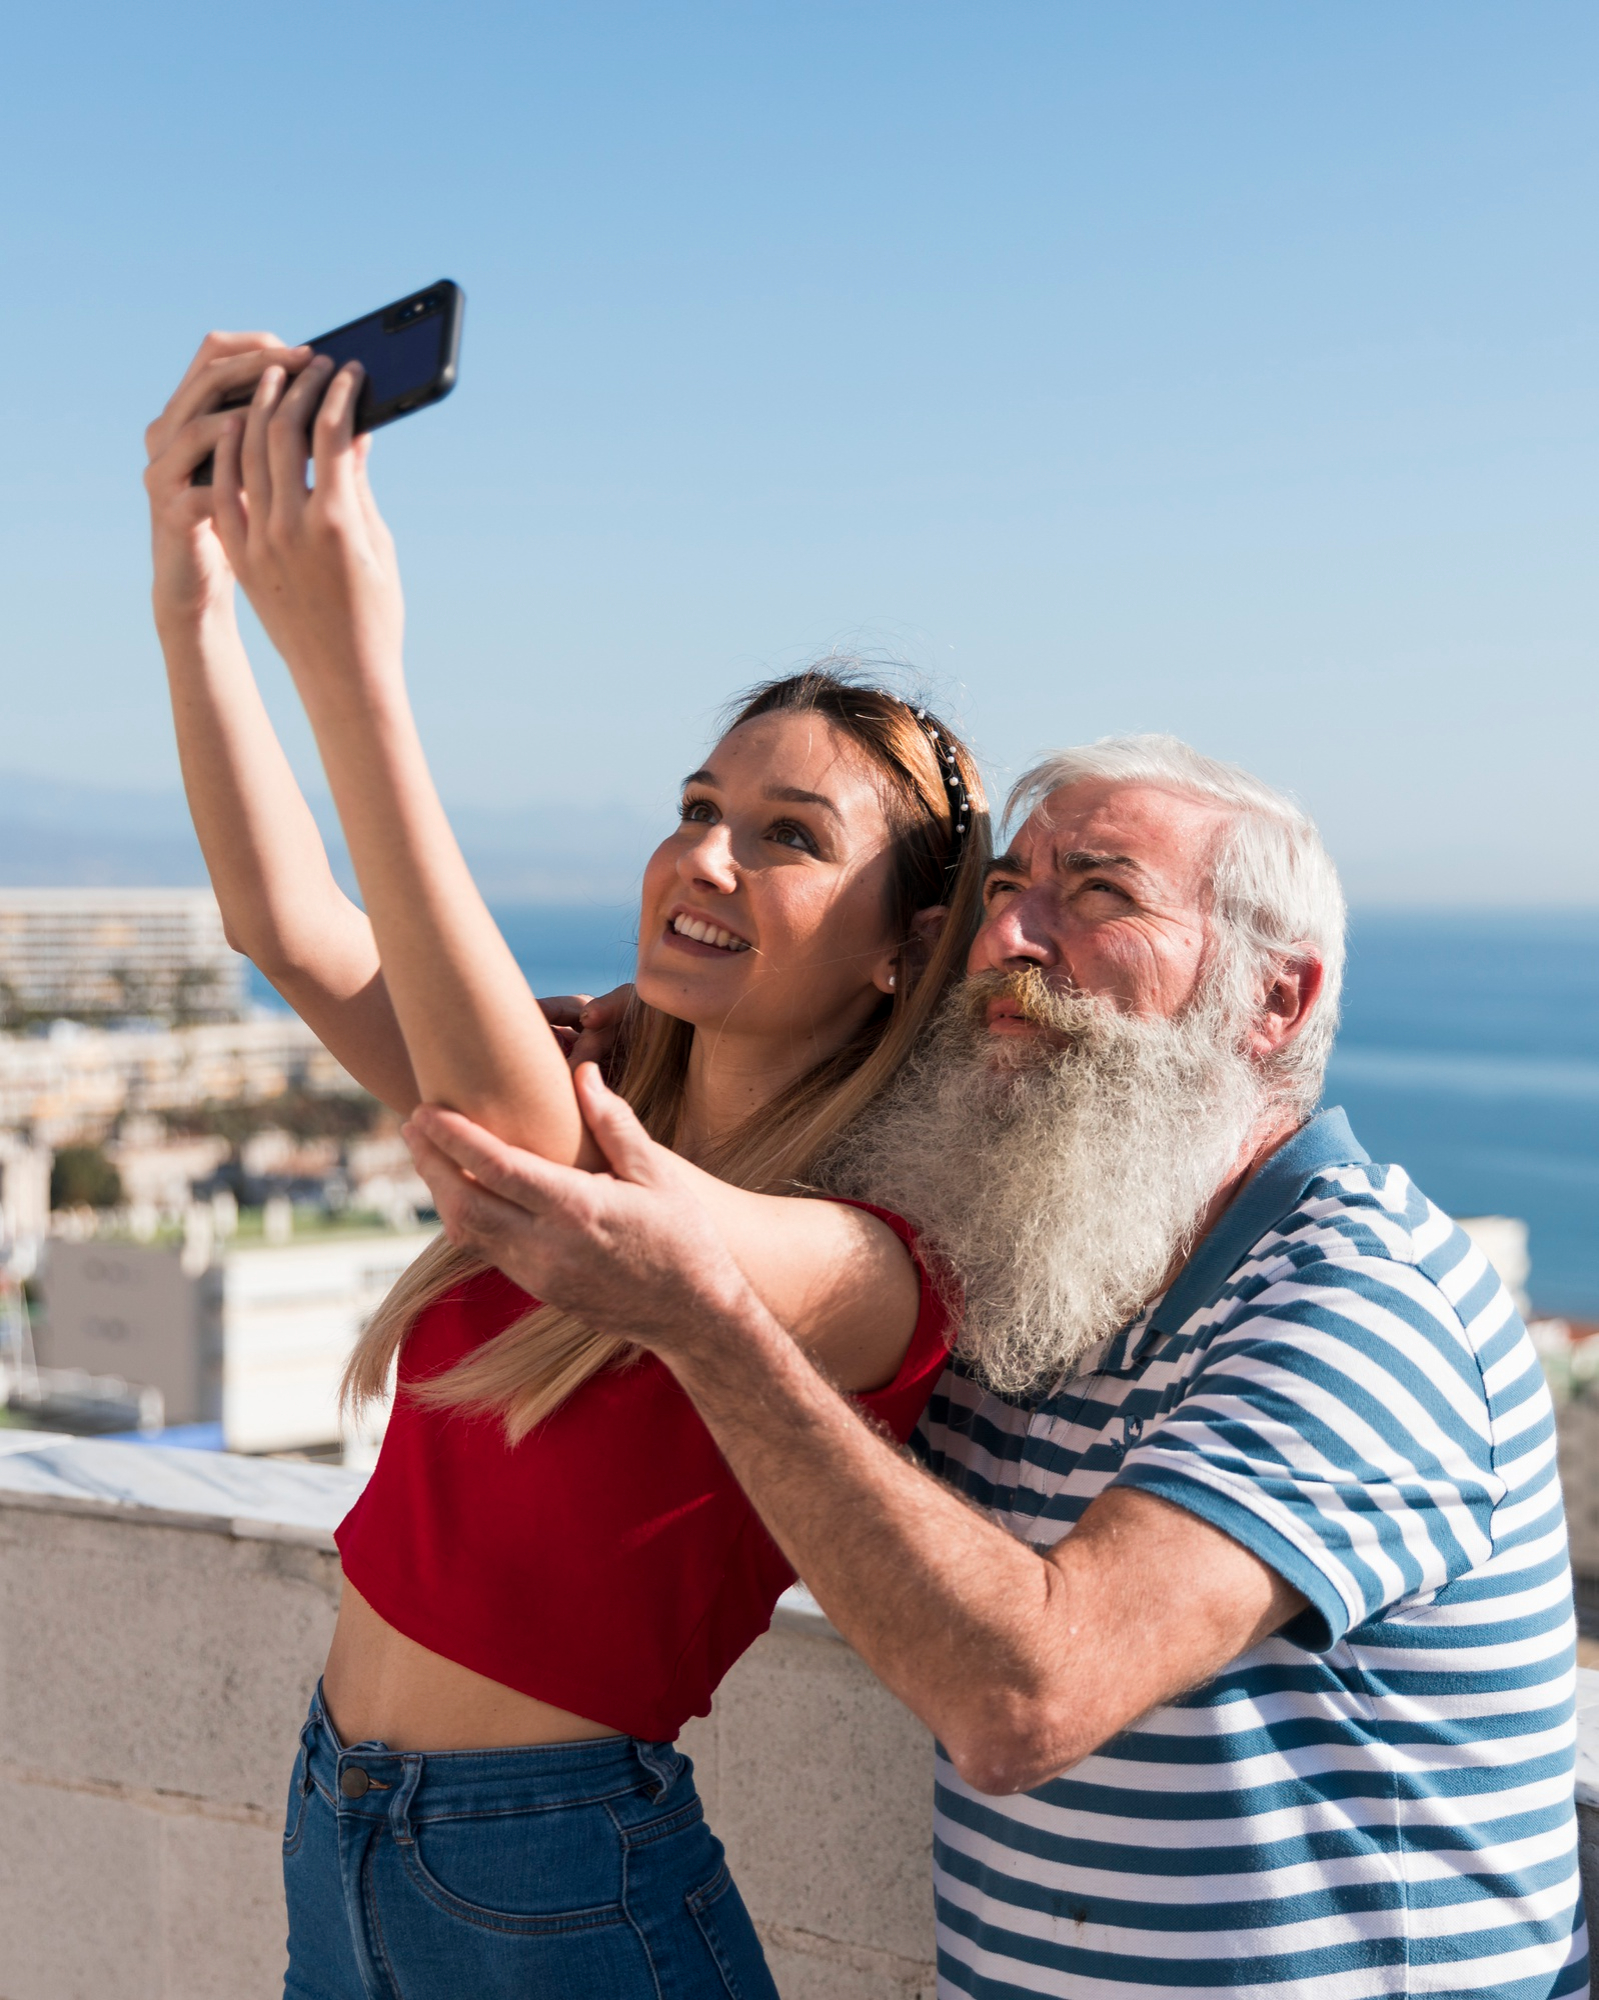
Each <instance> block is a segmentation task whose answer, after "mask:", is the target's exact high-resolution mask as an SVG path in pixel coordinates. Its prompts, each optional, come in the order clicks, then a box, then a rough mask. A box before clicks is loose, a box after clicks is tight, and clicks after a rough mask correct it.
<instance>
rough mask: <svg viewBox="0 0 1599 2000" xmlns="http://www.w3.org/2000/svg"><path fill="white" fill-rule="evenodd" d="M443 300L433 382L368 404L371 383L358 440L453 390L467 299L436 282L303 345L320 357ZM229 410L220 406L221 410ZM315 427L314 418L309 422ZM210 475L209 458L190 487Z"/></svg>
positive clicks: (446, 281) (241, 404) (358, 412)
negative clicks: (356, 331)
mask: <svg viewBox="0 0 1599 2000" xmlns="http://www.w3.org/2000/svg"><path fill="white" fill-rule="evenodd" d="M439 294H442V295H443V316H444V331H443V334H442V335H441V337H440V340H439V364H438V367H437V368H436V369H435V370H434V372H433V375H432V377H431V379H430V380H429V381H427V382H425V383H423V384H422V385H421V386H420V387H416V388H411V389H407V390H406V391H405V393H404V394H403V395H399V396H394V397H391V398H390V399H389V400H388V401H387V402H382V403H375V402H374V401H373V399H372V386H371V383H370V381H368V382H366V383H363V385H362V388H361V400H360V401H359V402H358V403H357V404H356V406H355V429H356V434H357V435H358V436H359V435H360V433H361V432H363V431H375V430H381V429H382V427H383V426H384V425H385V424H392V423H395V422H397V421H398V419H399V418H401V417H409V416H411V415H412V414H413V413H414V412H415V411H417V410H425V409H427V408H428V407H429V406H430V405H431V404H434V403H442V402H443V400H444V398H445V397H446V396H447V395H448V394H449V393H450V391H451V390H452V389H453V388H454V387H455V378H456V374H457V371H458V369H459V366H460V359H461V326H462V323H463V321H464V320H465V318H466V293H465V292H463V291H462V290H461V287H460V286H459V285H458V284H457V283H456V282H455V280H454V279H453V278H440V279H439V281H438V283H437V284H433V285H423V286H421V287H420V288H419V289H418V290H417V291H414V292H407V293H406V294H405V296H404V297H403V298H399V299H395V300H393V301H392V303H390V304H389V305H386V306H380V307H379V308H378V310H377V311H376V312H368V313H362V314H361V315H360V316H359V318H357V319H347V320H346V321H345V322H344V324H343V325H342V326H335V327H330V328H329V330H328V331H327V332H326V333H319V334H318V335H317V336H316V338H315V339H314V340H308V341H307V342H306V343H305V345H306V346H307V347H309V348H310V349H311V351H312V352H313V353H320V352H322V351H324V349H325V346H326V344H327V343H328V342H330V341H333V340H337V338H338V337H339V335H340V334H342V333H349V332H350V331H351V330H352V329H353V328H355V327H358V326H360V325H361V324H362V323H363V322H364V321H366V320H370V319H377V320H383V321H388V320H390V319H392V318H394V317H395V316H396V315H397V314H400V313H403V312H405V311H406V309H407V308H408V307H410V306H413V305H414V304H416V303H417V302H418V301H419V300H423V299H431V298H433V297H435V296H436V295H439ZM249 400H250V399H249V397H248V396H244V397H241V398H240V399H239V400H238V402H236V403H235V404H233V405H232V406H231V407H233V408H235V409H243V408H245V407H246V406H247V404H248V403H249ZM228 407H230V406H229V405H228V404H226V403H224V404H223V408H224V409H227V408H228ZM311 420H312V421H313V422H314V421H315V412H314V411H313V412H312V419H311ZM213 469H214V460H213V459H212V458H211V457H210V456H209V455H207V456H206V457H205V458H204V459H202V460H201V461H200V463H199V464H198V465H197V466H196V467H195V469H194V472H193V475H192V476H191V478H190V481H189V484H190V485H191V486H209V485H210V484H211V475H212V472H213Z"/></svg>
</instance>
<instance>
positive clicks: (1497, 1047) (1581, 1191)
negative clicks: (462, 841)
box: [495, 905, 1599, 1322]
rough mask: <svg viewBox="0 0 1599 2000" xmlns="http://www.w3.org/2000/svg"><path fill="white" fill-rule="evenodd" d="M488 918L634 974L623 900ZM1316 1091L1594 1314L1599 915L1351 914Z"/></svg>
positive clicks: (1554, 1289) (1569, 1308) (573, 961)
mask: <svg viewBox="0 0 1599 2000" xmlns="http://www.w3.org/2000/svg"><path fill="white" fill-rule="evenodd" d="M495 914H496V916H497V917H498V919H499V923H500V927H501V929H502V930H503V932H504V933H505V937H506V940H507V942H508V943H509V944H510V946H511V949H512V951H513V952H514V953H515V954H516V957H517V959H518V961H519V963H520V964H521V966H522V968H523V970H524V971H525V972H526V974H527V976H528V979H529V981H530V982H531V984H532V986H533V990H534V991H535V992H536V993H541V994H555V993H572V992H587V993H594V992H603V991H605V989H606V988H608V987H610V986H613V985H615V984H616V983H617V982H618V981H620V980H622V979H625V978H626V977H627V976H628V973H629V969H630V967H631V965H632V960H633V950H634V939H635V937H636V912H635V910H634V909H633V908H632V907H631V906H629V907H625V908H624V907H617V906H608V905H607V906H598V907H594V908H587V909H571V908H549V907H544V908H539V907H533V906H528V905H520V906H509V907H504V908H500V909H497V910H496V912H495ZM1326 1101H1327V1102H1328V1103H1329V1104H1341V1105H1342V1106H1343V1107H1344V1109H1345V1110H1346V1111H1347V1112H1348V1114H1349V1117H1350V1121H1351V1123H1352V1124H1353V1126H1354V1129H1355V1132H1356V1134H1357V1136H1358V1137H1359V1139H1360V1140H1361V1143H1362V1144H1363V1145H1364V1146H1365V1147H1366V1149H1367V1151H1368V1152H1370V1153H1371V1154H1372V1155H1373V1157H1374V1158H1376V1159H1379V1160H1394V1161H1398V1162H1399V1163H1400V1164H1401V1165H1403V1166H1404V1167H1405V1168H1406V1170H1407V1171H1408V1172H1409V1173H1410V1175H1411V1176H1412V1178H1413V1179H1414V1180H1415V1181H1416V1182H1417V1184H1418V1185H1419V1186H1420V1187H1421V1188H1423V1189H1424V1190H1425V1191H1426V1193H1427V1194H1428V1195H1430V1196H1431V1197H1432V1199H1433V1200H1434V1201H1436V1202H1438V1203H1439V1204H1440V1205H1441V1206H1442V1207H1443V1208H1445V1209H1447V1210H1448V1211H1449V1212H1450V1213H1451V1214H1453V1215H1509V1216H1517V1217H1520V1218H1521V1219H1522V1220H1524V1221H1525V1222H1526V1224H1527V1226H1528V1231H1529V1247H1530V1249H1531V1253H1532V1276H1531V1279H1530V1282H1529V1285H1528V1290H1529V1293H1530V1295H1531V1298H1532V1302H1533V1306H1534V1309H1535V1310H1536V1311H1538V1312H1539V1313H1544V1314H1552V1315H1563V1316H1566V1317H1569V1318H1573V1319H1576V1320H1579V1321H1584V1322H1599V911H1595V912H1573V913H1548V912H1544V913H1539V912H1525V913H1515V912H1482V911H1447V912H1445V911H1403V912H1397V911H1387V910H1384V911H1366V912H1359V911H1357V912H1356V913H1355V915H1354V917H1353V919H1352V921H1351V926H1350V947H1349V969H1348V975H1347V978H1346V981H1345V988H1344V1010H1343V1026H1342V1028H1341V1030H1340V1032H1339V1037H1338V1044H1337V1047H1336V1050H1335V1051H1334V1055H1333V1060H1332V1065H1331V1068H1330V1070H1329V1074H1328V1080H1327V1097H1326Z"/></svg>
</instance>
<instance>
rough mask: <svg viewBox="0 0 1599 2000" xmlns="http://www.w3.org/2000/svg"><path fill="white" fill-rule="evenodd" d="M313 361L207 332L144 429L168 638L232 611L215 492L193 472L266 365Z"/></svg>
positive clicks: (266, 343)
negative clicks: (227, 406) (232, 404)
mask: <svg viewBox="0 0 1599 2000" xmlns="http://www.w3.org/2000/svg"><path fill="white" fill-rule="evenodd" d="M310 358H311V350H310V349H309V348H308V347H285V346H284V344H283V342H282V341H281V340H279V339H278V338H277V337H276V335H274V334H270V333H208V334H207V335H206V337H205V339H204V340H203V341H201V343H200V347H199V351H198V352H197V353H196V355H195V357H194V359H193V360H192V361H191V362H190V363H189V366H188V368H187V369H186V370H185V372H184V376H183V380H182V381H181V382H179V384H178V386H177V388H176V389H174V390H173V392H172V395H171V397H170V399H169V400H168V402H167V406H166V408H165V409H164V410H163V411H162V412H161V414H160V416H158V417H157V418H156V420H155V422H154V423H152V424H150V425H149V426H148V427H147V428H146V430H145V433H144V447H145V454H146V456H147V458H148V460H149V463H148V465H147V466H146V468H145V474H144V487H145V492H146V493H147V494H148V495H149V498H150V530H151V543H152V554H153V556H154V561H155V586H154V591H153V598H154V605H155V618H156V625H157V627H158V628H160V629H162V630H167V631H170V630H171V629H172V628H173V627H174V626H177V625H184V624H188V623H191V622H192V621H193V620H195V619H197V618H203V617H204V616H205V615H206V614H207V613H208V612H211V611H214V610H218V609H221V610H224V611H230V610H231V608H232V600H233V570H232V567H231V566H230V564H229V562H228V558H227V556H226V555H225V553H224V552H223V548H222V544H221V543H220V542H219V541H218V540H217V536H216V531H215V528H214V526H213V522H212V501H213V493H214V489H213V488H212V487H210V486H195V485H193V484H192V483H191V482H192V480H193V477H194V473H195V469H196V467H197V466H199V465H200V464H201V463H202V462H203V461H204V460H205V459H206V458H208V457H209V456H210V455H211V454H212V453H213V452H214V451H215V450H216V447H217V443H218V441H219V440H220V438H221V437H222V434H223V432H224V431H225V430H226V429H227V427H228V426H229V424H230V423H237V422H239V421H240V418H239V417H238V415H237V414H230V413H229V412H228V411H226V410H224V409H223V407H222V406H223V404H224V402H226V401H229V400H233V399H237V398H239V397H241V396H246V395H248V394H249V393H250V391H251V389H252V388H253V387H254V386H255V384H256V383H257V382H258V381H259V380H260V378H261V373H262V371H263V369H265V368H267V367H268V366H270V365H273V364H275V365H276V366H277V367H278V368H279V369H281V370H282V371H283V372H284V374H285V375H291V374H296V373H298V372H299V370H300V369H302V368H303V367H304V366H305V364H306V362H307V361H309V360H310Z"/></svg>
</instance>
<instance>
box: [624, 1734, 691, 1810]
mask: <svg viewBox="0 0 1599 2000" xmlns="http://www.w3.org/2000/svg"><path fill="white" fill-rule="evenodd" d="M633 1749H634V1753H635V1754H636V1755H637V1757H638V1760H639V1762H640V1763H641V1764H642V1765H643V1766H644V1769H645V1770H646V1771H647V1772H648V1774H649V1776H650V1778H651V1779H652V1780H653V1787H652V1792H653V1797H654V1799H655V1803H656V1804H657V1805H659V1804H660V1802H661V1801H662V1799H664V1798H665V1797H666V1795H667V1793H668V1792H669V1791H670V1790H671V1789H672V1787H673V1785H675V1784H676V1783H677V1781H678V1778H679V1777H680V1776H681V1775H682V1771H683V1753H682V1752H681V1751H680V1750H677V1749H674V1748H673V1746H672V1745H671V1744H670V1743H644V1742H641V1741H640V1740H639V1739H638V1738H637V1737H635V1738H634V1741H633Z"/></svg>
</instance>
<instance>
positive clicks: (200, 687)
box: [145, 334, 418, 1113]
mask: <svg viewBox="0 0 1599 2000" xmlns="http://www.w3.org/2000/svg"><path fill="white" fill-rule="evenodd" d="M302 353H303V351H302V350H293V349H285V348H283V347H282V346H281V345H280V344H278V343H276V342H274V341H272V340H271V339H270V337H269V336H267V335H264V334H233V335H216V334H213V335H212V336H211V337H210V338H209V339H208V340H207V341H206V342H205V344H204V345H203V346H202V347H201V349H200V352H199V354H198V355H197V356H196V357H195V361H194V363H193V365H192V366H191V367H190V369H189V371H188V373H187V374H186V375H185V376H184V379H183V381H182V382H181V383H180V384H179V386H178V390H177V392H176V393H175V394H174V396H173V398H172V400H171V402H169V403H168V405H167V407H166V409H165V410H164V411H163V412H162V414H161V415H160V417H158V418H157V419H156V421H155V422H154V423H153V424H152V425H151V426H150V427H149V430H148V431H147V432H146V434H145V435H146V445H147V447H148V451H149V457H150V463H149V468H148V470H147V472H146V474H145V485H146V488H147V491H148V493H149V497H150V511H151V529H152V544H153V556H154V586H153V590H152V602H153V607H154V611H155V621H156V629H157V632H158V634H159V636H160V639H161V647H162V651H163V653H164V655H165V657H166V663H167V675H168V681H169V685H170V688H171V695H172V713H173V719H174V722H175V724H176V728H177V738H178V755H179V758H180V760H181V762H182V767H183V781H184V789H185V791H186V793H187V795H188V800H189V809H190V811H191V813H192V814H193V816H194V824H195V830H196V832H197V833H198V835H199V838H200V847H201V851H202V852H203V853H204V855H205V860H206V866H207V868H208V870H209V871H210V875H211V881H212V885H213V887H214V888H215V890H216V894H217V901H218V903H219V905H220V906H221V910H222V919H223V924H224V927H225V929H226V932H227V937H228V942H229V943H230V944H231V945H232V946H233V948H234V950H236V951H239V952H242V953H243V954H244V955H245V956H246V957H247V958H249V959H251V960H252V961H253V962H254V964H255V965H256V966H257V967H259V969H260V970H261V972H262V973H263V974H264V975H265V976H266V977H267V978H268V979H269V980H270V981H271V982H272V984H273V985H274V986H275V987H276V988H277V990H278V991H279V992H280V993H281V994H282V995H283V997H284V998H285V999H286V1000H287V1001H288V1002H289V1004H290V1005H291V1006H292V1007H293V1008H294V1009H295V1011H296V1012H297V1013H298V1014H299V1015H300V1016H301V1018H302V1019H303V1020H304V1021H306V1022H307V1023H308V1024H309V1026H310V1027H311V1028H313V1029H314V1030H315V1032H316V1033H317V1035H318V1036H319V1037H320V1038H321V1039H322V1041H323V1042H325V1043H326V1045H327V1046H328V1048H329V1049H331V1050H332V1052H333V1053H334V1055H336V1056H337V1057H338V1059H339V1061H340V1062H342V1063H343V1064H344V1066H345V1068H346V1069H348V1070H349V1071H350V1073H351V1075H352V1076H354V1077H355V1078H356V1080H357V1081H358V1082H360V1083H362V1084H363V1085H365V1087H366V1088H367V1089H369V1090H370V1091H372V1093H373V1094H374V1096H376V1097H378V1098H380V1099H381V1100H382V1101H383V1102H384V1103H385V1104H388V1105H390V1106H391V1107H392V1108H393V1109H395V1110H396V1111H399V1112H402V1113H403V1112H406V1111H409V1110H410V1109H411V1107H412V1106H413V1105H414V1104H415V1103H416V1102H417V1098H418V1092H417V1087H416V1078H415V1076H414V1075H413V1074H412V1070H411V1062H410V1057H409V1056H408V1055H407V1053H406V1047H405V1040H404V1037H403V1036H402V1035H401V1033H400V1027H399V1023H398V1021H397V1020H396V1019H395V1015H394V1009H393V1007H392V1006H391V1004H390V1002H389V997H388V993H387V990H386V988H385V985H384V981H383V974H382V971H381V968H380V966H379V963H378V952H377V944H376V941H375V939H374V937H373V935H372V927H371V925H370V924H369V923H368V922H367V920H366V918H365V916H364V915H363V914H362V913H361V911H360V910H359V909H357V908H356V906H355V905H354V904H353V903H352V902H351V901H350V900H349V898H348V897H347V896H345V895H344V894H343V892H342V891H341V890H340V888H339V886H338V884H337V882H336V881H335V880H334V877H333V871H332V869H331V868H330V867H329V865H328V858H327V852H326V849H325V848H324V846H323V843H322V837H321V834H320V833H319V831H318V829H317V826H316V822H315V820H314V819H313V818H312V816H311V811H310V808H309V807H308V806H307V805H306V802H305V799H304V797H303V796H302V795H301V792H300V788H299V786H298V784H297V783H296V782H295V778H294V774H293V772H292V770H291V769H290V767H289V763H288V759H287V758H286V757H285V756H284V754H283V749H282V746H281V745H280V743H279V742H278V739H277V736H276V734H275V732H274V731H273V728H272V724H271V721H270V719H269V718H268V716H267V712H266V708H265V705H264V704H263V702H262V700H261V696H260V691H259V689H258V688H257V686H256V683H255V677H254V675H253V673H252V672H251V669H250V663H249V659H248V657H247V655H246V653H245V650H244V644H243V641H242V640H241V638H240V636H239V629H238V621H237V618H236V616H235V608H234V597H235V592H234V579H233V573H232V570H231V568H230V567H229V565H228V562H227V558H226V556H225V555H224V554H223V551H222V548H221V546H220V544H219V543H218V541H217V538H216V535H215V533H214V530H213V527H212V523H211V490H210V489H209V488H206V487H196V486H193V485H191V483H190V478H191V474H192V473H193V471H194V468H195V466H196V464H197V463H198V462H199V461H200V459H202V458H203V457H204V456H205V454H206V453H207V452H208V451H210V450H211V449H212V448H213V446H214V444H215V441H216V438H217V436H218V434H219V431H220V427H221V423H222V419H221V417H220V415H219V414H218V410H217V405H218V403H219V402H220V400H221V398H222V397H223V396H224V395H225V394H226V393H228V392H229V391H232V390H237V389H239V388H241V387H244V386H247V385H248V384H249V382H250V381H251V380H253V379H254V376H255V375H257V374H259V372H260V370H261V368H262V367H263V366H264V365H265V364H266V362H267V360H268V358H269V357H277V358H280V359H285V360H287V361H288V363H289V364H290V365H294V364H295V362H296V361H297V360H298V359H300V358H301V357H302Z"/></svg>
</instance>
